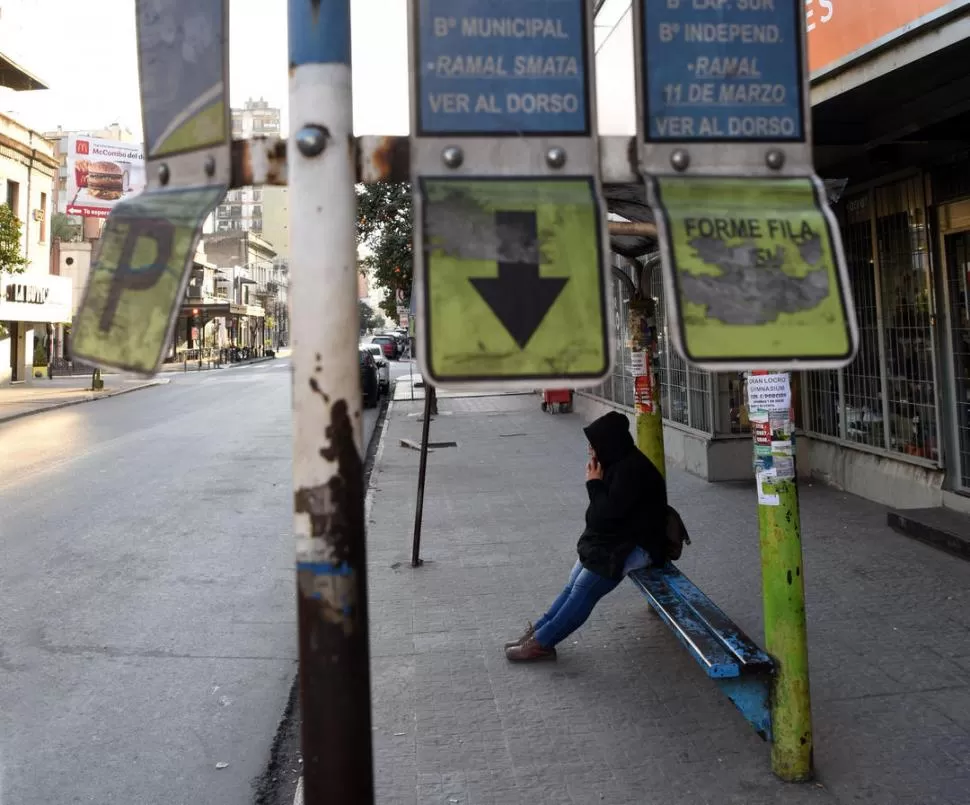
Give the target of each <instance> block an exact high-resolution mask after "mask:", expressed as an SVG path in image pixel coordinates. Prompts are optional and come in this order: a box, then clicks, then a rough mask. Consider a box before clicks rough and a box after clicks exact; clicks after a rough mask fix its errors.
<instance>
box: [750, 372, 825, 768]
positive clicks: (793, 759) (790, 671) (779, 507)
mask: <svg viewBox="0 0 970 805" xmlns="http://www.w3.org/2000/svg"><path fill="white" fill-rule="evenodd" d="M789 383H790V379H789V376H788V375H787V374H785V373H773V374H772V373H767V372H758V373H752V375H751V376H750V377H749V378H748V383H747V389H746V394H747V400H748V410H749V418H750V420H751V431H752V436H753V448H754V468H755V475H756V478H757V481H758V529H759V532H760V541H761V581H762V590H763V598H764V613H765V648H766V649H767V651H768V653H769V654H770V655H771V656H772V657H773V658H774V659H775V662H776V673H775V677H774V680H773V687H772V702H771V719H772V733H773V742H772V746H771V766H772V770H773V771H774V773H775V774H777V775H778V776H779V777H780V778H781V779H783V780H787V781H789V782H800V781H803V780H807V779H810V778H811V776H812V772H813V741H812V706H811V694H810V690H809V678H808V636H807V625H806V618H805V585H804V573H803V572H802V539H801V522H800V519H799V511H798V485H797V479H796V473H795V448H794V434H793V429H794V428H793V425H792V415H791V391H790V385H789Z"/></svg>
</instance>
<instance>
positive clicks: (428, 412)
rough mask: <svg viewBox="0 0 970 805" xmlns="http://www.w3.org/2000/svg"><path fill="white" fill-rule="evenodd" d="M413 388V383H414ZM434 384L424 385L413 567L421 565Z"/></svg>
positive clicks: (412, 556) (412, 545) (412, 540)
mask: <svg viewBox="0 0 970 805" xmlns="http://www.w3.org/2000/svg"><path fill="white" fill-rule="evenodd" d="M412 388H413V384H412ZM434 409H435V396H434V386H429V385H427V384H426V385H425V387H424V422H423V423H422V426H421V458H420V459H419V461H418V500H417V503H416V504H415V508H414V534H413V536H412V537H411V567H421V565H423V564H424V561H423V560H422V559H421V523H422V521H423V520H424V484H425V479H426V478H427V477H428V440H429V439H430V438H431V417H432V415H433V414H435V413H436V411H435V410H434Z"/></svg>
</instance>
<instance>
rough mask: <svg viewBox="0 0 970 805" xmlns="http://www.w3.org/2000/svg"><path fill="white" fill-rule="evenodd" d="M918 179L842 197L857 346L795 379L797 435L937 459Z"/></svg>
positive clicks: (923, 220)
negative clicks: (800, 389)
mask: <svg viewBox="0 0 970 805" xmlns="http://www.w3.org/2000/svg"><path fill="white" fill-rule="evenodd" d="M921 187H922V185H921V180H920V178H919V177H914V178H912V179H908V180H904V181H902V182H897V183H894V184H891V185H886V186H884V187H880V188H877V189H876V190H875V191H874V192H872V193H867V194H862V195H857V196H850V197H847V198H846V201H845V202H844V204H843V206H842V208H841V210H840V214H841V218H842V220H841V232H842V240H843V244H844V246H845V255H846V262H847V265H848V272H849V281H850V285H851V288H852V294H853V301H854V304H855V310H856V318H857V320H858V323H859V352H858V354H857V355H856V358H855V360H853V362H852V363H851V364H849V366H847V367H846V368H845V369H843V370H840V371H838V372H834V371H828V372H807V373H805V376H804V396H803V401H804V413H803V419H804V422H803V424H802V427H803V428H804V429H805V431H806V432H808V433H810V434H812V435H815V436H821V437H827V438H831V439H836V440H840V441H845V442H848V443H854V444H856V445H860V446H864V447H869V448H873V449H878V450H889V451H891V452H894V453H898V454H901V455H905V456H910V457H912V458H916V459H926V460H929V461H931V462H934V463H938V462H939V458H940V454H939V448H938V445H937V443H936V442H937V437H936V433H937V409H936V386H935V371H934V364H933V360H934V343H933V332H932V324H931V321H932V308H933V298H932V293H931V288H932V276H931V271H930V261H929V255H928V251H927V247H928V241H927V232H926V210H925V207H924V201H923V194H922V190H921Z"/></svg>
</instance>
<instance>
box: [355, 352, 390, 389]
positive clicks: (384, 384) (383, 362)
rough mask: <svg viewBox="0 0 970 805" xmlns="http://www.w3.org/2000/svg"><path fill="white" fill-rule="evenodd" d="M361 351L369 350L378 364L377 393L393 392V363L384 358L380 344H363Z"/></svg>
mask: <svg viewBox="0 0 970 805" xmlns="http://www.w3.org/2000/svg"><path fill="white" fill-rule="evenodd" d="M360 348H361V349H365V350H367V351H368V352H369V353H370V354H371V355H373V356H374V363H376V364H377V391H378V393H380V394H384V393H386V392H388V391H390V390H391V363H390V361H388V360H387V358H386V357H385V356H384V350H383V349H381V345H380V344H361V345H360Z"/></svg>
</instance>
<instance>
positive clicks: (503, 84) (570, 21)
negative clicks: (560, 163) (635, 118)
mask: <svg viewBox="0 0 970 805" xmlns="http://www.w3.org/2000/svg"><path fill="white" fill-rule="evenodd" d="M414 7H415V10H416V15H417V19H416V20H415V29H416V31H417V34H418V36H417V41H416V43H415V46H414V48H415V53H414V56H413V58H414V62H413V64H414V69H415V71H416V73H417V85H418V96H419V102H418V121H417V122H418V125H417V128H418V132H417V134H418V136H421V137H430V136H435V137H440V136H453V135H475V134H480V135H491V136H497V135H498V136H500V135H512V136H541V135H543V134H566V135H574V136H589V135H590V103H589V72H590V71H589V69H588V67H587V63H586V62H587V55H586V54H587V43H586V34H587V31H586V27H587V17H586V2H585V0H458V2H456V0H418V2H416V3H415V6H414Z"/></svg>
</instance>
